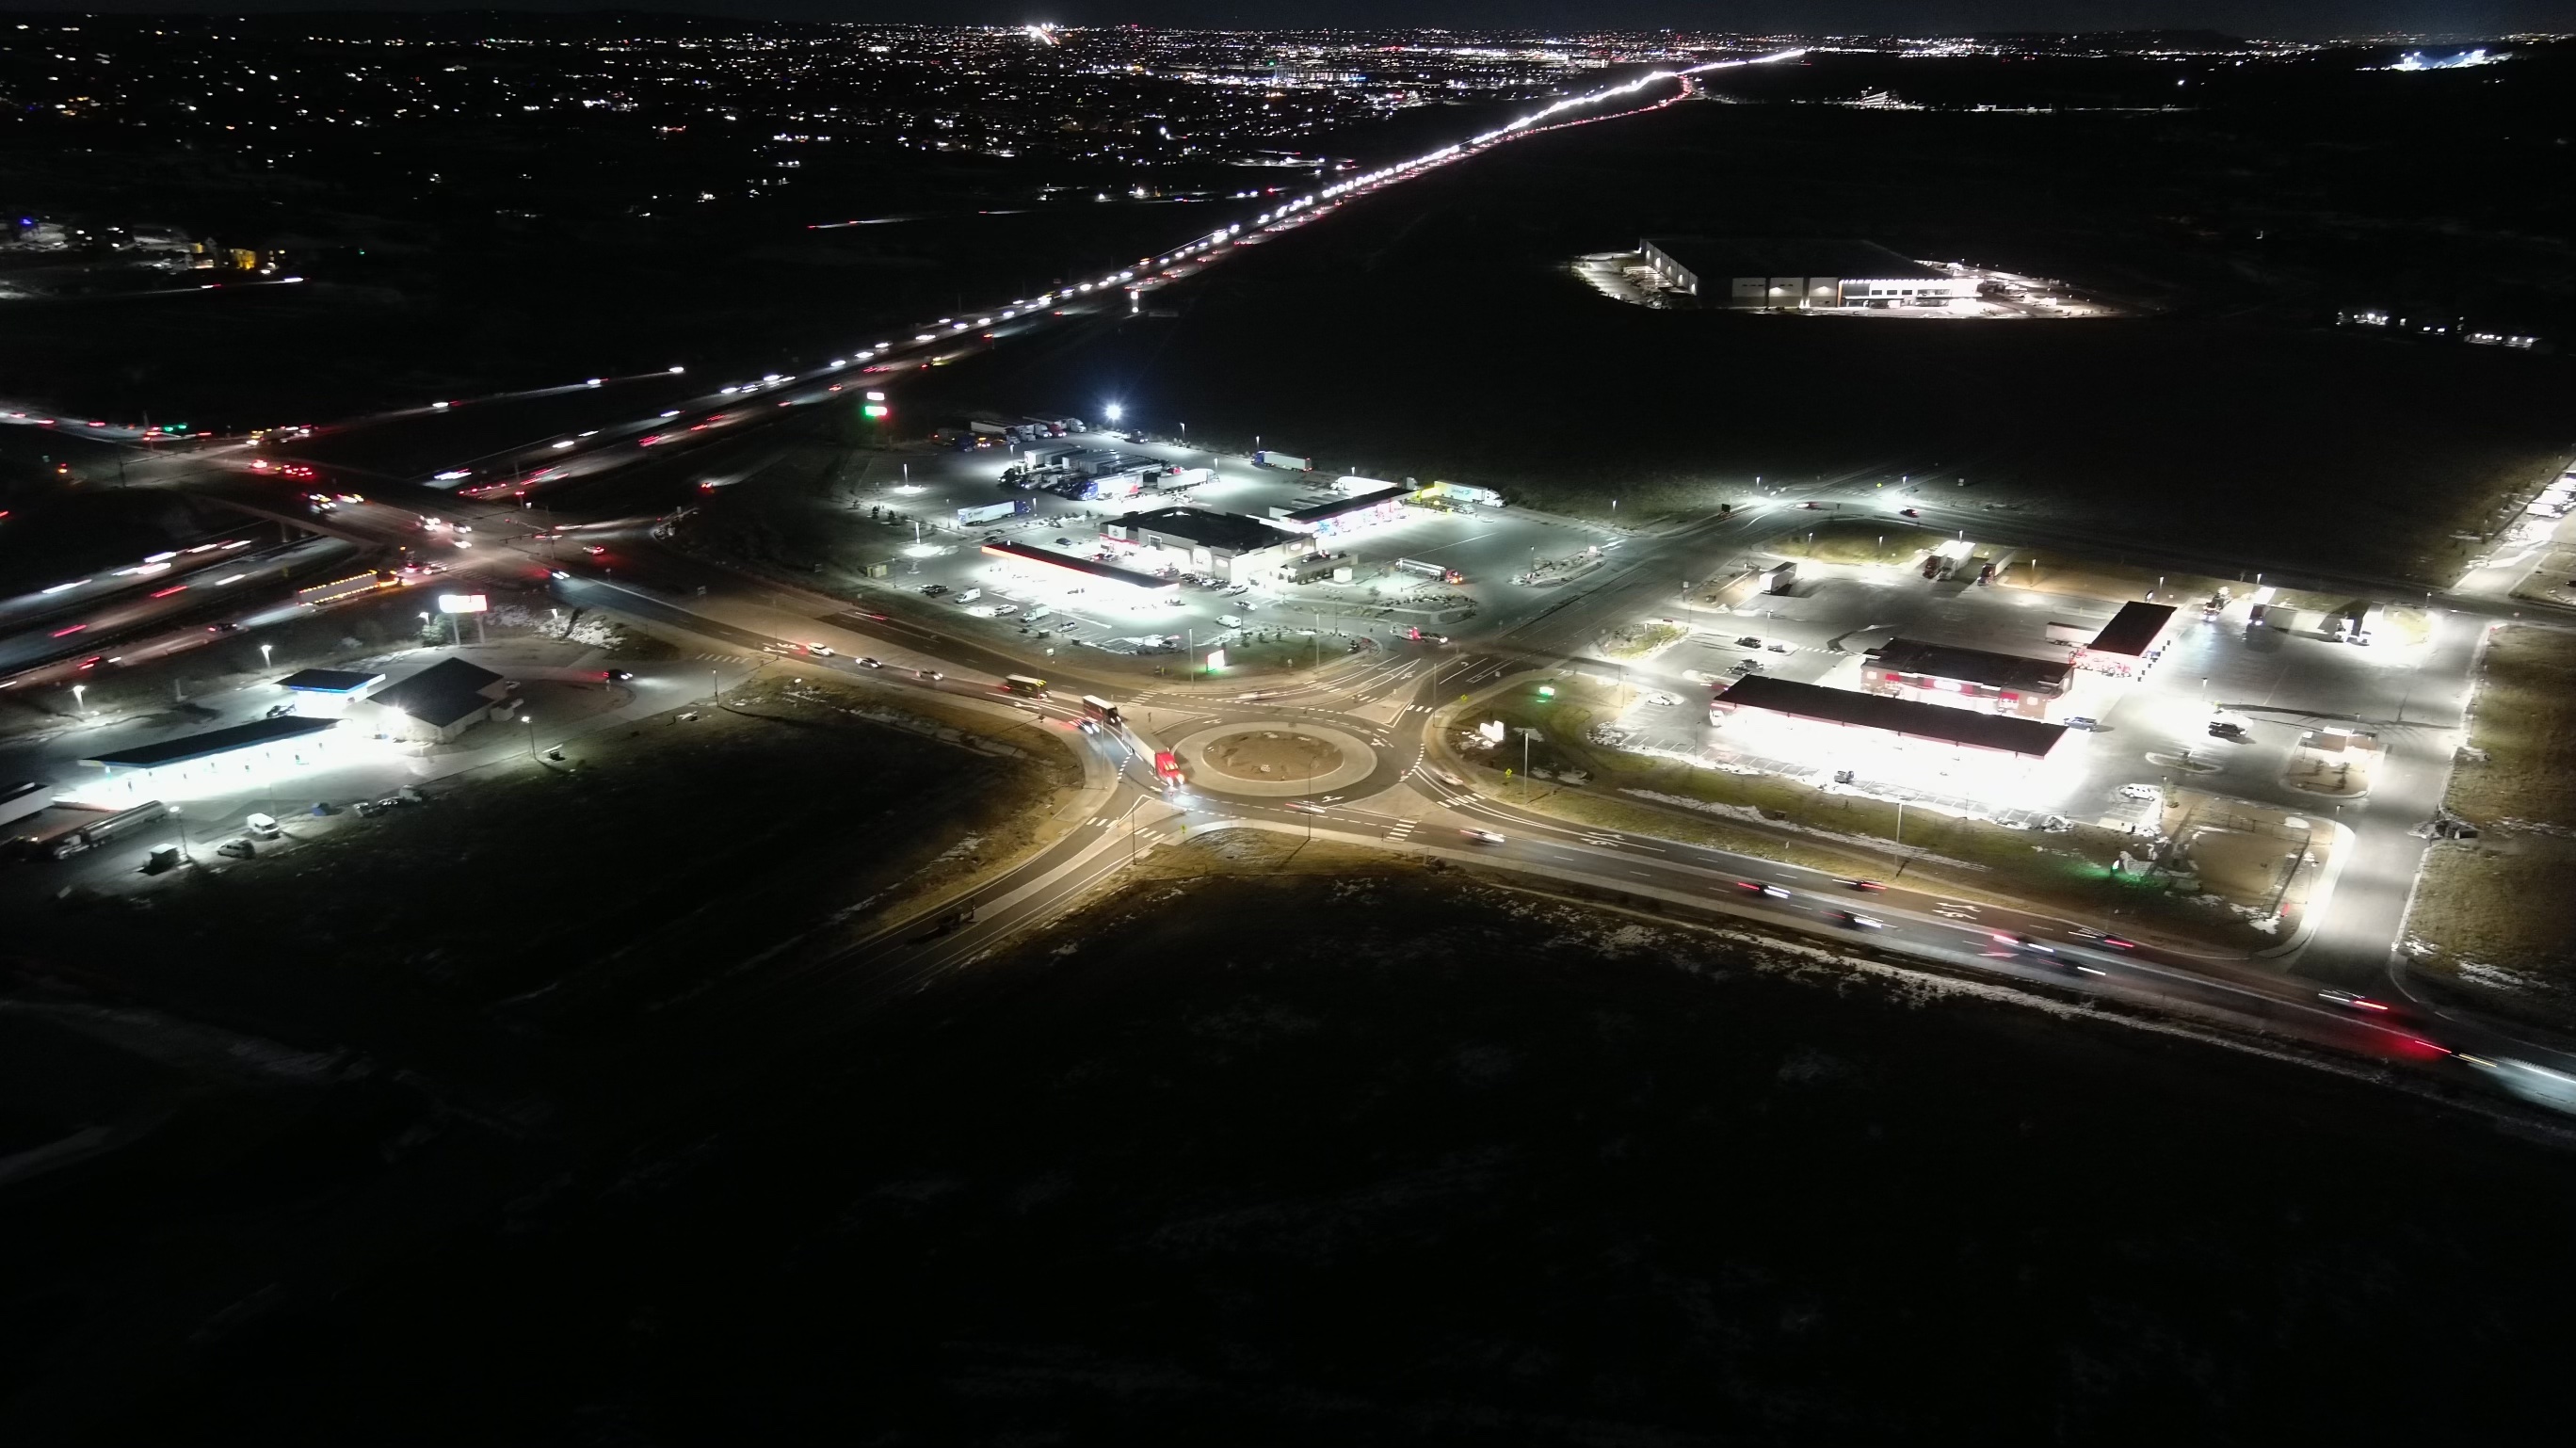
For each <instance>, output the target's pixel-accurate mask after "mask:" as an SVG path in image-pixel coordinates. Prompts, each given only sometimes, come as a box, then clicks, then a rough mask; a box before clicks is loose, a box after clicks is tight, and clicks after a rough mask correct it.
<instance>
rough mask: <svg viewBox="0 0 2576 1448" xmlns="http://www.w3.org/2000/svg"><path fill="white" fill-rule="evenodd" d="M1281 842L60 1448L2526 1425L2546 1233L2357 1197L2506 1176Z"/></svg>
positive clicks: (2556, 1199) (2034, 1024)
mask: <svg viewBox="0 0 2576 1448" xmlns="http://www.w3.org/2000/svg"><path fill="white" fill-rule="evenodd" d="M1297 857H1298V847H1297V846H1296V845H1295V843H1294V842H1280V841H1272V842H1266V843H1263V844H1259V845H1247V846H1245V847H1244V848H1242V849H1240V850H1228V849H1218V848H1213V847H1201V846H1193V847H1190V848H1189V849H1186V850H1174V851H1167V852H1163V853H1161V854H1160V855H1158V856H1157V857H1156V859H1155V861H1153V862H1152V868H1153V869H1154V871H1155V873H1156V874H1158V875H1159V876H1161V877H1162V878H1154V879H1147V880H1143V881H1140V882H1138V883H1137V884H1136V885H1135V886H1134V887H1133V888H1131V889H1127V890H1124V891H1121V892H1118V893H1116V894H1114V895H1113V896H1111V897H1110V898H1108V899H1106V900H1104V901H1102V902H1101V903H1100V904H1098V905H1097V906H1096V907H1094V908H1093V909H1091V910H1089V911H1087V912H1086V913H1085V914H1083V915H1082V916H1080V917H1078V918H1076V919H1073V920H1070V921H1067V922H1066V923H1065V924H1064V926H1063V927H1062V928H1061V929H1059V930H1057V931H1054V932H1051V933H1049V934H1048V935H1046V936H1045V937H1043V938H1041V939H1037V940H1034V941H1032V942H1030V943H1029V944H1028V945H1027V946H1026V947H1025V948H1023V949H1021V950H1018V951H1015V952H1012V953H1010V954H1009V955H1008V956H1007V957H1005V958H1000V959H994V960H990V961H987V962H985V963H983V964H982V965H981V966H980V967H979V968H978V969H976V970H974V971H972V972H966V973H961V974H958V975H956V976H954V977H951V978H949V979H946V980H944V981H942V982H940V983H938V984H937V985H936V986H934V987H933V988H931V989H929V990H928V991H926V992H924V993H923V994H922V995H920V996H919V997H918V998H916V999H913V1000H910V1001H907V1002H903V1003H899V1004H897V1005H895V1006H893V1007H891V1008H889V1009H888V1010H886V1011H885V1012H884V1013H883V1014H882V1015H881V1016H879V1017H878V1018H876V1019H875V1020H873V1021H871V1022H868V1023H866V1024H864V1025H862V1026H860V1027H858V1028H856V1029H854V1030H853V1031H851V1032H850V1033H849V1034H848V1035H847V1036H846V1037H845V1038H843V1039H840V1040H837V1041H835V1042H834V1043H833V1045H832V1047H831V1049H830V1050H829V1051H828V1052H825V1053H821V1054H819V1055H818V1056H817V1057H816V1058H815V1059H812V1060H808V1061H799V1062H793V1063H781V1065H782V1072H781V1075H782V1078H786V1079H792V1081H793V1085H792V1086H790V1087H785V1088H783V1089H780V1090H777V1091H774V1092H771V1093H769V1094H767V1095H764V1096H761V1097H758V1098H755V1099H749V1100H745V1101H743V1102H742V1103H740V1105H741V1106H743V1107H745V1108H755V1109H744V1110H741V1111H739V1112H738V1113H737V1114H736V1116H735V1118H734V1119H733V1120H732V1121H731V1122H729V1123H728V1124H726V1125H725V1126H723V1127H722V1128H721V1129H718V1130H714V1131H711V1132H704V1133H693V1134H691V1135H690V1136H689V1137H688V1139H687V1140H685V1141H674V1142H670V1143H667V1144H665V1145H663V1146H662V1147H660V1148H659V1149H657V1150H656V1151H654V1152H651V1153H641V1154H638V1155H636V1156H635V1157H632V1158H629V1159H627V1160H625V1161H622V1162H620V1163H616V1164H614V1165H603V1166H602V1167H601V1168H599V1169H596V1170H588V1171H579V1172H574V1173H570V1174H567V1175H566V1176H565V1177H564V1178H563V1179H562V1180H561V1181H560V1182H558V1183H557V1184H555V1185H553V1186H552V1187H550V1188H549V1189H547V1190H546V1191H544V1192H542V1193H539V1194H533V1195H532V1196H531V1197H530V1198H529V1199H527V1200H525V1201H522V1202H520V1203H517V1204H515V1205H514V1206H513V1208H512V1209H511V1210H510V1211H509V1212H508V1213H506V1214H505V1215H504V1216H503V1218H502V1219H501V1220H499V1221H495V1222H492V1223H490V1224H487V1225H477V1226H474V1227H471V1228H468V1229H465V1230H461V1231H459V1232H457V1233H455V1234H453V1235H451V1236H450V1237H448V1238H447V1239H446V1240H445V1241H443V1242H442V1243H440V1244H439V1245H438V1246H437V1247H436V1248H435V1249H434V1250H430V1251H426V1252H423V1253H421V1254H420V1255H418V1256H417V1257H416V1258H413V1259H411V1260H407V1261H404V1262H401V1263H399V1264H394V1265H391V1266H389V1267H388V1268H387V1269H386V1270H383V1271H380V1272H377V1273H374V1274H371V1275H370V1276H369V1277H368V1278H367V1279H366V1280H365V1281H364V1282H363V1283H362V1284H360V1285H358V1286H355V1287H353V1288H352V1289H351V1290H347V1291H344V1292H340V1293H338V1294H335V1295H333V1296H332V1297H330V1298H328V1299H327V1300H324V1299H316V1298H309V1297H302V1296H297V1295H293V1294H288V1295H286V1296H285V1297H284V1298H283V1299H282V1300H280V1301H278V1302H276V1303H274V1304H273V1305H271V1306H270V1307H269V1308H268V1309H267V1310H266V1311H264V1312H262V1313H260V1314H258V1315H256V1316H255V1317H251V1318H248V1319H247V1320H242V1321H239V1322H237V1323H231V1324H228V1325H227V1327H226V1328H225V1330H224V1331H222V1332H221V1333H220V1334H219V1335H217V1336H215V1337H214V1338H213V1339H212V1340H211V1341H210V1342H209V1343H208V1345H207V1346H205V1347H203V1348H201V1349H199V1350H198V1351H197V1352H196V1353H194V1354H193V1355H192V1356H191V1357H190V1358H189V1359H188V1360H187V1361H186V1363H185V1365H184V1366H171V1367H167V1368H163V1367H159V1366H155V1367H154V1369H153V1370H152V1371H150V1372H148V1373H145V1374H143V1375H141V1376H139V1377H137V1378H134V1379H132V1380H130V1381H129V1384H128V1390H127V1391H126V1392H124V1393H122V1394H119V1395H116V1397H115V1399H114V1400H113V1401H111V1402H103V1403H102V1404H101V1405H100V1406H99V1408H98V1410H97V1411H98V1412H99V1413H100V1414H101V1421H102V1423H103V1424H104V1425H105V1426H104V1429H103V1432H104V1436H110V1437H118V1438H122V1439H125V1440H128V1441H131V1440H134V1439H140V1438H151V1439H154V1440H156V1441H178V1440H183V1439H184V1440H200V1441H202V1440H206V1439H210V1438H217V1437H220V1438H223V1439H225V1440H226V1441H247V1440H252V1439H256V1440H258V1441H262V1442H318V1441H331V1440H335V1439H338V1440H345V1438H346V1437H348V1436H350V1435H351V1434H352V1433H353V1432H354V1431H355V1430H356V1429H357V1428H358V1427H359V1426H361V1425H363V1426H364V1427H365V1429H366V1432H365V1434H364V1436H368V1437H370V1438H372V1439H377V1440H389V1441H400V1442H421V1443H428V1442H454V1441H464V1440H474V1441H492V1440H496V1439H505V1438H522V1437H524V1438H541V1439H549V1440H551V1439H559V1438H562V1437H565V1436H580V1435H584V1434H587V1435H591V1436H598V1435H600V1434H602V1433H606V1434H609V1435H611V1436H614V1437H617V1438H619V1439H622V1440H625V1441H635V1442H649V1443H683V1442H701V1441H707V1440H709V1439H711V1438H727V1437H736V1436H741V1435H744V1434H749V1435H751V1436H756V1437H758V1438H760V1439H762V1440H763V1441H768V1442H819V1441H826V1440H829V1441H850V1440H853V1439H858V1440H871V1441H888V1442H907V1441H973V1442H996V1441H1030V1440H1043V1441H1048V1442H1057V1443H1069V1444H1085V1443H1100V1444H1110V1443H1116V1444H1181V1443H1207V1442H1218V1441H1222V1442H1248V1443H1280V1444H1286V1443H1292V1442H1294V1443H1306V1442H1314V1441H1317V1440H1319V1439H1333V1440H1342V1441H1387V1440H1390V1439H1394V1438H1402V1439H1406V1440H1409V1441H1419V1442H1456V1441H1470V1440H1472V1441H1476V1442H1480V1443H1523V1444H1538V1443H1562V1442H1567V1441H1584V1442H1602V1443H1639V1444H1642V1443H1702V1442H1711V1443H1714V1442H1728V1441H1741V1440H1744V1439H1747V1438H1758V1439H1762V1440H1765V1441H1791V1442H1825V1441H1834V1442H1881V1441H1892V1440H1900V1439H1902V1440H1912V1439H1917V1438H1920V1437H1922V1436H1924V1434H1923V1432H1922V1428H1923V1425H1924V1424H1926V1423H1938V1424H1940V1425H1941V1428H1942V1431H1941V1433H1940V1434H1938V1435H1936V1436H1940V1437H1943V1438H1945V1439H1949V1440H1955V1441H1980V1442H2006V1441H2040V1440H2056V1439H2067V1440H2076V1441H2084V1442H2104V1443H2139V1444H2145V1443H2163V1442H2178V1441H2210V1440H2214V1439H2242V1440H2253V1441H2269V1440H2277V1439H2282V1438H2290V1437H2307V1436H2321V1437H2326V1438H2341V1439H2346V1440H2349V1441H2390V1440H2393V1439H2400V1438H2408V1437H2416V1436H2426V1435H2429V1436H2434V1437H2440V1438H2455V1437H2458V1436H2461V1435H2464V1434H2479V1435H2487V1434H2495V1433H2511V1432H2516V1431H2520V1430H2523V1429H2526V1428H2527V1427H2529V1426H2531V1425H2534V1424H2536V1423H2538V1422H2541V1421H2544V1417H2543V1415H2545V1414H2547V1413H2549V1412H2552V1411H2554V1408H2553V1407H2552V1405H2551V1401H2550V1399H2549V1397H2548V1394H2547V1391H2546V1388H2545V1386H2544V1385H2545V1383H2546V1382H2547V1380H2548V1369H2547V1362H2548V1359H2549V1354H2550V1353H2551V1351H2552V1347H2551V1344H2552V1343H2554V1341H2555V1337H2554V1335H2553V1333H2552V1332H2551V1330H2550V1324H2552V1323H2554V1322H2555V1321H2556V1319H2557V1316H2558V1314H2559V1311H2560V1304H2561V1303H2562V1302H2563V1300H2564V1295H2565V1292H2566V1289H2567V1287H2568V1286H2569V1285H2570V1283H2571V1282H2576V1250H2571V1249H2570V1248H2569V1247H2568V1246H2566V1245H2565V1244H2564V1243H2562V1242H2560V1241H2558V1240H2556V1239H2555V1238H2553V1237H2550V1236H2549V1235H2547V1234H2529V1233H2498V1232H2472V1231H2461V1230H2456V1229H2455V1224H2450V1223H2447V1222H2436V1221H2429V1220H2428V1219H2427V1217H2426V1214H2425V1213H2424V1212H2423V1211H2422V1209H2421V1204H2420V1202H2419V1201H2417V1200H2416V1199H2415V1198H2414V1197H2413V1196H2412V1195H2410V1194H2407V1193H2391V1192H2389V1191H2386V1190H2385V1189H2384V1188H2385V1185H2386V1183H2387V1182H2388V1181H2390V1180H2392V1179H2395V1180H2406V1181H2439V1182H2442V1183H2443V1184H2444V1189H2445V1193H2446V1194H2447V1195H2449V1196H2451V1197H2452V1198H2453V1199H2456V1200H2479V1201H2508V1200H2509V1201H2512V1202H2514V1203H2516V1204H2517V1206H2518V1208H2519V1209H2520V1210H2522V1211H2526V1212H2531V1213H2536V1214H2540V1215H2541V1216H2542V1217H2544V1218H2545V1217H2547V1216H2549V1215H2552V1214H2557V1215H2563V1214H2564V1213H2565V1212H2567V1211H2568V1210H2570V1209H2571V1208H2576V1170H2571V1169H2570V1167H2569V1164H2568V1162H2567V1161H2566V1160H2565V1159H2563V1158H2562V1157H2561V1156H2560V1155H2558V1154H2557V1153H2555V1152H2554V1151H2553V1150H2552V1149H2551V1148H2549V1147H2547V1146H2544V1145H2540V1144H2537V1143H2533V1142H2527V1141H2522V1140H2516V1139H2513V1138H2510V1137H2506V1136H2502V1135H2498V1134H2495V1133H2491V1132H2487V1131H2482V1130H2465V1131H2464V1130H2461V1129H2460V1125H2461V1123H2460V1121H2459V1120H2458V1119H2457V1118H2454V1117H2451V1116H2449V1115H2447V1114H2442V1113H2439V1112H2437V1111H2435V1110H2433V1109H2430V1108H2426V1107H2420V1106H2418V1105H2415V1104H2411V1103H2410V1102H2409V1101H2407V1100H2406V1099H2405V1098H2401V1097H2396V1096H2392V1095H2390V1094H2387V1093H2385V1092H2383V1091H2381V1090H2380V1089H2378V1088H2375V1087H2373V1086H2370V1085H2368V1084H2366V1083H2362V1082H2357V1081H2351V1080H2347V1079H2343V1078H2339V1077H2334V1076H2329V1075H2324V1074H2318V1073H2312V1072H2309V1071H2306V1070H2304V1069H2301V1068H2298V1067H2295V1066H2290V1065H2286V1064H2284V1063H2281V1062H2277V1061H2270V1060H2263V1059H2257V1058H2252V1057H2246V1056H2240V1055H2235V1054H2232V1053H2229V1052H2225V1051H2222V1050H2217V1049H2213V1048H2208V1047H2204V1046H2201V1045H2198V1044H2194V1043H2190V1042H2187V1041H2182V1040H2177V1039H2174V1038H2170V1037H2161V1036H2152V1035H2144V1034H2137V1033H2132V1032H2130V1031H2128V1030H2125V1029H2123V1028H2121V1027H2118V1026H2116V1025H2113V1024H2109V1023H2105V1022H2095V1021H2089V1020H2085V1019H2082V1018H2080V1017H2060V1016H2052V1015H2048V1014H2042V1013H2039V1012H2035V1011H2031V1010H2027V1009H2022V1008H2017V1007H2011V1006H2005V1005H2000V1004H1996V1003H1993V1002H1991V1001H1988V1000H1986V999H1984V998H1981V997H1980V996H1978V995H1977V994H1975V993H1973V992H1963V991H1957V990H1953V989H1951V988H1948V987H1945V986H1942V985H1939V984H1935V983H1930V982H1919V981H1918V982H1905V981H1901V980H1899V979H1896V978H1892V977H1882V976H1874V975H1870V974H1863V973H1854V972H1852V971H1850V970H1848V969H1845V968H1841V967H1837V966H1832V965H1828V964H1826V963H1824V961H1823V960H1822V959H1821V958H1818V957H1812V956H1800V955H1793V954H1788V953H1783V952H1779V951H1776V950H1772V949H1769V948H1765V947H1762V946H1759V945H1756V944H1752V943H1746V942H1740V941H1735V940H1731V939H1727V938H1724V937H1720V936H1716V935H1703V934H1696V933H1689V932H1681V931H1675V930H1672V929H1670V928H1667V927H1665V926H1662V925H1657V924H1647V923H1643V922H1639V921H1635V920H1630V919H1626V918H1623V917H1620V916H1617V915H1611V914H1603V913H1595V912H1591V911H1586V910H1582V909H1578V908H1574V907H1569V906H1564V905H1560V904H1557V903H1554V902H1551V901H1547V900H1544V899H1540V898H1536V897H1532V896H1528V895H1524V894H1520V893H1517V892H1513V891H1509V890H1503V889H1498V888H1494V887H1490V886H1485V885H1480V884H1476V883H1474V882H1473V881H1472V880H1459V879H1457V878H1455V872H1447V873H1448V874H1449V875H1450V876H1451V878H1450V879H1448V880H1445V881H1443V880H1434V879H1430V878H1426V877H1425V876H1423V875H1420V874H1417V873H1414V872H1410V871H1406V870H1401V869H1397V870H1381V871H1378V872H1370V873H1362V874H1360V875H1358V876H1356V877H1353V876H1350V875H1348V874H1346V873H1344V871H1343V866H1344V865H1346V864H1347V863H1348V862H1336V863H1335V866H1334V874H1333V876H1332V877H1317V876H1313V875H1305V874H1300V873H1298V872H1297V871H1296V867H1295V862H1296V859H1297ZM2472 1284H2474V1286H2472ZM2431 1317H2438V1318H2439V1319H2440V1320H2441V1321H2442V1322H2443V1323H2444V1324H2445V1329H2444V1330H2443V1331H2441V1332H2437V1333H2392V1332H2390V1331H2389V1330H2388V1328H2387V1324H2388V1323H2390V1322H2392V1321H2409V1320H2419V1319H2424V1318H2431ZM1971 1324H1973V1330H1968V1325H1971ZM2320 1360H2326V1361H2332V1362H2334V1363H2335V1364H2337V1370H2336V1371H2335V1372H2334V1373H2331V1374H2320V1373H2317V1372H2315V1371H2313V1370H2311V1367H2312V1365H2313V1364H2314V1363H2316V1362H2318V1361H2320ZM2356 1380H2360V1381H2368V1382H2370V1383H2372V1384H2373V1388H2372V1390H2371V1391H2369V1392H2367V1393H2359V1392H2355V1391H2353V1390H2352V1389H2351V1386H2350V1385H2351V1383H2353V1382H2354V1381H2356ZM460 1385H470V1387H461V1386H460ZM389 1422H392V1423H395V1424H397V1426H395V1427H393V1428H390V1429H389V1428H388V1426H387V1425H388V1423H389Z"/></svg>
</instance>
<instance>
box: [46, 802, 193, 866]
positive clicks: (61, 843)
mask: <svg viewBox="0 0 2576 1448" xmlns="http://www.w3.org/2000/svg"><path fill="white" fill-rule="evenodd" d="M169 817H170V806H168V805H166V804H163V803H162V802H161V801H159V800H157V799H156V800H148V801H146V802H144V803H142V804H138V805H136V806H135V807H134V808H132V809H125V810H118V811H116V812H115V813H114V814H106V815H102V816H100V817H99V818H97V819H95V820H91V821H89V822H88V823H86V824H83V825H80V826H78V827H77V828H74V829H68V830H64V831H63V832H61V833H60V834H57V835H54V836H52V837H51V838H49V839H46V840H44V841H42V842H41V843H42V846H43V848H44V850H45V853H47V854H49V855H51V856H52V857H54V858H55V859H57V860H61V859H67V858H69V857H71V856H73V855H77V854H79V853H80V852H81V851H83V850H92V849H96V848H98V847H99V846H100V845H103V844H106V843H108V842H109V841H110V840H114V839H117V838H119V837H120V836H124V835H130V834H133V833H134V832H136V831H137V830H142V829H146V828H149V827H150V826H152V825H156V824H159V823H160V822H161V821H163V820H165V819H168V818H169Z"/></svg>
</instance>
